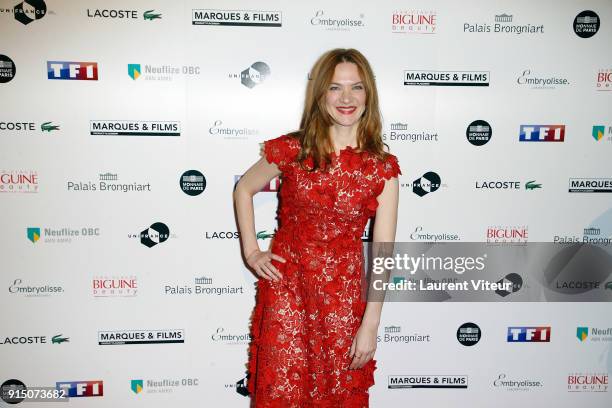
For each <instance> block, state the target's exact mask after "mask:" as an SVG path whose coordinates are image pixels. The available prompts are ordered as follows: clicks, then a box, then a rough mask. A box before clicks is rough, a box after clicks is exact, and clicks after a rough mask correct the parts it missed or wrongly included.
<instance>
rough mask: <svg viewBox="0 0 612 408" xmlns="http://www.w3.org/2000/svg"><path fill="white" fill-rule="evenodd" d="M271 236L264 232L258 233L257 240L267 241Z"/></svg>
mask: <svg viewBox="0 0 612 408" xmlns="http://www.w3.org/2000/svg"><path fill="white" fill-rule="evenodd" d="M273 236H274V234H269V233H267V232H266V231H265V230H264V231H259V232H258V233H257V239H268V238H272V237H273Z"/></svg>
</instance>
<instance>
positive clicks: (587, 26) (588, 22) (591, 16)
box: [574, 10, 599, 38]
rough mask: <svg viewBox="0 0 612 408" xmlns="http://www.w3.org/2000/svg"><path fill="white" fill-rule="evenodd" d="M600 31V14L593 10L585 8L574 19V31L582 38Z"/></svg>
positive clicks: (589, 36)
mask: <svg viewBox="0 0 612 408" xmlns="http://www.w3.org/2000/svg"><path fill="white" fill-rule="evenodd" d="M597 31H599V16H598V15H597V13H595V12H594V11H591V10H585V11H583V12H582V13H580V14H578V15H577V16H576V18H575V19H574V32H575V33H576V35H577V36H578V37H580V38H591V37H592V36H594V35H595V34H597Z"/></svg>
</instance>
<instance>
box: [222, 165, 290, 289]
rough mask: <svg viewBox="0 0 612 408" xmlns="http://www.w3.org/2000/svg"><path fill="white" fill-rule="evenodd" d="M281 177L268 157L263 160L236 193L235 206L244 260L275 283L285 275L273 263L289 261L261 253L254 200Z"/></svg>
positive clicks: (249, 171) (250, 170) (247, 174)
mask: <svg viewBox="0 0 612 408" xmlns="http://www.w3.org/2000/svg"><path fill="white" fill-rule="evenodd" d="M280 174H281V171H280V170H279V168H278V166H277V165H276V164H275V163H268V161H267V160H266V159H265V157H261V158H260V159H259V160H258V161H257V162H256V163H255V164H254V165H252V166H251V167H250V168H249V169H248V170H247V171H246V172H245V173H244V175H243V176H242V177H241V178H240V180H238V183H237V184H236V188H235V190H234V205H235V206H236V214H237V218H238V229H239V231H240V239H241V241H242V250H243V254H244V258H245V259H246V261H247V264H248V265H249V266H250V267H251V268H253V270H254V271H255V273H257V275H259V276H261V277H263V278H265V279H268V280H275V281H278V280H279V279H280V278H282V275H281V274H280V272H279V271H278V269H277V268H275V267H274V265H272V263H271V260H272V259H276V260H278V261H280V262H285V259H284V258H282V257H280V256H278V255H276V254H272V253H271V252H270V251H261V250H260V249H259V245H258V244H257V235H256V233H255V211H254V209H253V196H254V195H255V194H257V193H258V192H259V191H260V190H261V189H262V188H264V186H266V185H267V184H268V183H270V181H271V180H272V179H273V178H274V177H277V176H279V175H280Z"/></svg>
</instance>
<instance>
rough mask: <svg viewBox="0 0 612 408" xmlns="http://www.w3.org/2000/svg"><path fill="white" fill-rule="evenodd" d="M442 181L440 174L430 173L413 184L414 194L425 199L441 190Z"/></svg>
mask: <svg viewBox="0 0 612 408" xmlns="http://www.w3.org/2000/svg"><path fill="white" fill-rule="evenodd" d="M441 183H442V179H440V176H439V175H438V173H436V172H433V171H428V172H427V173H425V174H423V176H421V177H419V178H418V179H416V180H414V181H413V182H412V192H413V193H414V194H416V195H418V196H419V197H423V196H424V195H425V194H429V193H433V192H434V191H436V190H437V189H439V188H440V184H441Z"/></svg>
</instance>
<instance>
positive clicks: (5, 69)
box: [0, 54, 16, 84]
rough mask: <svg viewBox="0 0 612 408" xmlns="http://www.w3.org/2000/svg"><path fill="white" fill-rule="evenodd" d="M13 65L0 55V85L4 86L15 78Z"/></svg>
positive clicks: (4, 56) (10, 60) (9, 60)
mask: <svg viewBox="0 0 612 408" xmlns="http://www.w3.org/2000/svg"><path fill="white" fill-rule="evenodd" d="M15 72H16V69H15V63H14V62H13V60H12V59H10V58H9V57H7V56H6V55H2V54H0V83H2V84H4V83H6V82H8V81H10V80H11V79H13V78H14V77H15Z"/></svg>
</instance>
